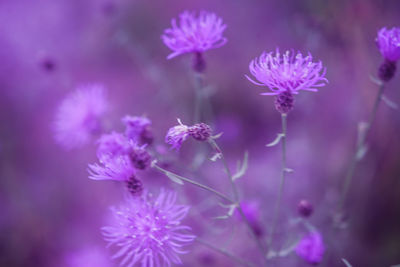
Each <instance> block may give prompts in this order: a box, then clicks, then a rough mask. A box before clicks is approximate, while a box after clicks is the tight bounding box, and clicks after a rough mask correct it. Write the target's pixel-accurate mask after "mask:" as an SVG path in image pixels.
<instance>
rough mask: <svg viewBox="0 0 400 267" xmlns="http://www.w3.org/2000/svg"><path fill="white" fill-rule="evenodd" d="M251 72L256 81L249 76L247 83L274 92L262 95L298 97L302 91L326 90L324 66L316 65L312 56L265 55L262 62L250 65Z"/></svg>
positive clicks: (290, 54)
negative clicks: (249, 82)
mask: <svg viewBox="0 0 400 267" xmlns="http://www.w3.org/2000/svg"><path fill="white" fill-rule="evenodd" d="M249 69H250V72H251V74H252V75H253V76H254V77H255V78H256V81H255V80H253V79H252V78H250V77H249V76H247V75H246V77H247V79H248V80H249V81H251V82H252V83H254V84H256V85H261V86H267V87H268V88H269V89H270V90H271V91H272V92H267V93H262V95H278V94H280V93H282V92H286V91H289V92H290V93H292V94H298V92H299V91H300V90H305V91H313V92H315V91H318V90H317V88H318V87H322V86H325V85H326V83H327V82H328V80H327V79H326V78H325V72H326V70H325V68H324V67H323V66H322V62H321V61H319V62H313V61H312V56H311V54H310V53H309V54H308V55H307V56H305V57H304V56H303V55H302V54H301V53H300V52H298V53H297V54H295V53H294V52H293V51H286V52H285V53H284V54H281V53H280V52H279V50H278V49H277V50H276V52H275V53H274V52H269V53H266V52H264V53H262V54H261V56H260V57H259V58H255V59H254V60H252V61H251V62H250V65H249Z"/></svg>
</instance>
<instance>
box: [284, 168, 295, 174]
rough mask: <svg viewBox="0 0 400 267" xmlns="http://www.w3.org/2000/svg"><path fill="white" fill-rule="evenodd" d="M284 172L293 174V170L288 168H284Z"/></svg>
mask: <svg viewBox="0 0 400 267" xmlns="http://www.w3.org/2000/svg"><path fill="white" fill-rule="evenodd" d="M285 172H287V173H292V172H294V170H293V169H290V168H285Z"/></svg>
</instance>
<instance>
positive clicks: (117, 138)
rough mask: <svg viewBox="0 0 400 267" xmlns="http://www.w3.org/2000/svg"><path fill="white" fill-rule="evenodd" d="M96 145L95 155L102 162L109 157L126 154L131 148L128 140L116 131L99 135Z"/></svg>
mask: <svg viewBox="0 0 400 267" xmlns="http://www.w3.org/2000/svg"><path fill="white" fill-rule="evenodd" d="M97 145H98V147H97V157H98V158H99V160H100V161H102V162H105V161H108V159H109V158H114V157H117V156H121V155H126V154H128V153H129V151H130V149H131V144H130V142H129V140H128V139H127V138H126V137H125V136H124V135H122V134H120V133H116V132H112V133H110V134H103V135H101V137H100V138H99V139H98V140H97Z"/></svg>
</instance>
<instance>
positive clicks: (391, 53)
mask: <svg viewBox="0 0 400 267" xmlns="http://www.w3.org/2000/svg"><path fill="white" fill-rule="evenodd" d="M375 42H376V45H377V46H378V48H379V50H380V51H381V54H382V56H383V57H384V58H385V59H386V60H389V61H392V62H395V61H398V60H399V59H400V28H392V29H390V30H388V29H386V27H384V28H382V29H380V30H379V32H378V36H377V37H376V40H375Z"/></svg>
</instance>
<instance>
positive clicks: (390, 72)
mask: <svg viewBox="0 0 400 267" xmlns="http://www.w3.org/2000/svg"><path fill="white" fill-rule="evenodd" d="M395 73H396V62H394V61H390V60H387V59H386V60H385V61H384V62H383V63H382V64H381V66H380V67H379V70H378V76H379V79H381V80H382V81H384V82H388V81H390V80H391V79H392V78H393V76H394V74H395Z"/></svg>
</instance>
